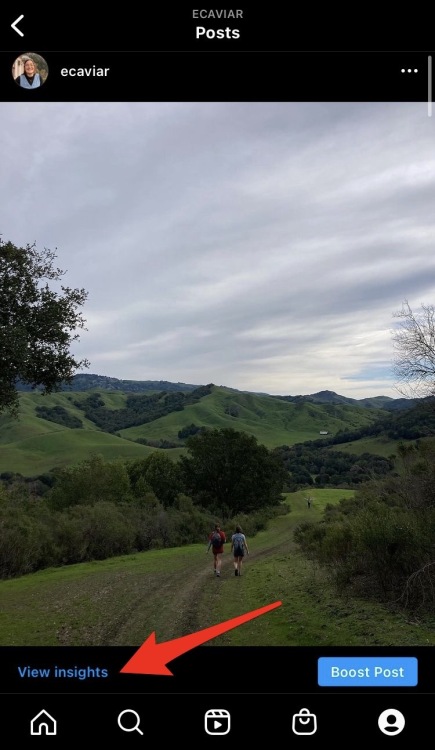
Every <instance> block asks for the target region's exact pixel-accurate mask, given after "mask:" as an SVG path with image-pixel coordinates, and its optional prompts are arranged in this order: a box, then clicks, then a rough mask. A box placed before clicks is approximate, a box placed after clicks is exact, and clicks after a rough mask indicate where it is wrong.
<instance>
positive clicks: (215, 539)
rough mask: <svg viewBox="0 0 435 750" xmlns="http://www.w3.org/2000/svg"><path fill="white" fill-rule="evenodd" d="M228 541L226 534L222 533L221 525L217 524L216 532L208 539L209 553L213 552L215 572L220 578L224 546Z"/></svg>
mask: <svg viewBox="0 0 435 750" xmlns="http://www.w3.org/2000/svg"><path fill="white" fill-rule="evenodd" d="M226 541H227V538H226V536H225V532H224V531H222V529H221V527H220V526H219V524H216V526H215V527H214V531H212V532H211V534H210V536H209V538H208V547H207V552H209V551H210V549H211V550H212V552H213V570H214V573H215V575H216V576H219V577H220V574H221V568H222V554H223V551H224V544H225V542H226Z"/></svg>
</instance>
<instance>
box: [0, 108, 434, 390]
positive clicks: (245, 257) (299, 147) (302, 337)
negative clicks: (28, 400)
mask: <svg viewBox="0 0 435 750" xmlns="http://www.w3.org/2000/svg"><path fill="white" fill-rule="evenodd" d="M29 121H30V122H31V128H29ZM433 127H434V126H433V123H432V120H431V119H430V118H428V117H427V113H426V112H425V108H424V107H423V106H422V105H419V104H390V103H388V104H374V103H372V104H364V103H362V104H356V103H355V104H345V103H330V104H329V103H319V104H305V103H255V102H254V103H238V104H237V103H213V102H209V103H176V102H175V103H170V102H168V103H147V102H145V103H136V104H132V103H107V104H102V103H99V104H84V103H73V104H52V103H47V104H45V103H37V104H35V103H32V104H31V105H30V104H28V103H22V104H14V103H6V104H4V106H3V115H2V121H1V124H0V133H1V139H0V158H1V163H2V173H3V178H4V179H3V180H2V182H1V185H0V206H1V208H0V233H1V234H2V236H3V238H4V239H10V240H12V241H13V242H15V243H16V244H23V245H24V244H26V243H29V242H33V241H36V243H37V244H38V245H39V246H41V247H50V248H51V249H54V248H57V254H58V264H59V266H60V267H61V268H64V269H65V270H67V274H66V276H65V280H66V282H67V283H68V285H70V286H78V287H84V288H86V289H87V290H88V292H89V298H88V301H87V303H86V306H85V309H84V314H85V317H86V318H87V321H88V323H87V326H88V331H87V332H83V333H82V335H81V339H80V342H79V343H77V344H76V345H75V350H74V353H75V354H76V355H77V356H79V357H84V356H85V357H87V358H88V359H89V360H90V361H91V368H90V371H91V372H98V373H100V374H106V375H110V376H113V377H119V378H133V379H144V380H145V379H164V380H173V381H186V382H190V383H209V382H214V383H219V384H225V385H228V386H231V387H235V388H241V389H248V390H259V391H267V392H270V393H282V394H283V393H292V394H296V393H312V392H314V391H316V390H320V389H323V388H329V389H332V390H336V391H337V392H339V393H342V394H343V395H349V396H353V397H356V398H359V397H361V398H362V397H364V396H367V395H374V394H375V393H383V394H386V395H392V396H397V395H398V394H397V392H396V391H395V390H394V388H393V385H394V383H393V380H392V375H391V361H392V357H393V346H392V341H391V328H392V325H393V313H394V312H395V311H396V310H397V309H399V308H400V307H401V303H402V301H403V299H405V298H406V299H407V300H409V302H410V304H411V305H412V306H419V305H420V304H421V302H425V303H432V302H433V297H434V291H435V282H434V279H435V254H434V253H433V245H434V236H435V215H434V212H433V205H434V197H435V157H434V156H433Z"/></svg>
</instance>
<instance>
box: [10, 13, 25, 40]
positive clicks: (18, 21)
mask: <svg viewBox="0 0 435 750" xmlns="http://www.w3.org/2000/svg"><path fill="white" fill-rule="evenodd" d="M23 18H24V16H18V18H16V19H15V21H14V22H13V23H11V28H13V30H14V31H16V32H17V34H19V35H20V36H24V34H23V32H22V31H20V29H19V28H18V27H17V23H20V21H22V20H23Z"/></svg>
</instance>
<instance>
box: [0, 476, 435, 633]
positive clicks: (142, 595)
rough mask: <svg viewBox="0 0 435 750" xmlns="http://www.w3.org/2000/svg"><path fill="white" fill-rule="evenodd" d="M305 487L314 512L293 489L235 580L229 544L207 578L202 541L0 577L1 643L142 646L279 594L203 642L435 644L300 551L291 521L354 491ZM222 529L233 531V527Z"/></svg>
mask: <svg viewBox="0 0 435 750" xmlns="http://www.w3.org/2000/svg"><path fill="white" fill-rule="evenodd" d="M309 494H310V497H311V498H312V507H311V508H310V509H308V508H307V503H306V498H307V492H306V491H299V492H296V493H292V494H289V495H287V496H286V502H287V503H288V506H289V513H288V514H287V515H283V516H279V517H277V518H275V519H274V520H273V521H271V522H270V524H269V526H268V528H267V529H266V530H264V531H262V532H260V533H258V534H257V535H256V536H254V537H253V538H250V539H248V543H249V547H250V555H249V556H248V557H246V558H245V562H244V570H243V575H242V577H241V578H237V577H235V576H234V574H233V566H232V561H231V558H230V554H229V545H228V544H227V545H226V551H225V553H224V556H223V567H222V577H221V578H216V577H215V576H214V575H213V570H212V556H211V554H210V553H209V554H206V540H204V544H194V545H189V546H187V547H180V548H171V549H162V550H155V551H153V550H151V551H149V552H144V553H140V554H133V555H128V556H122V557H117V558H112V559H109V560H105V561H98V562H93V563H83V564H78V565H71V566H67V567H62V568H53V569H48V570H44V571H40V572H38V573H34V574H31V575H26V576H22V577H20V578H17V579H11V580H6V581H0V601H1V603H2V604H1V609H0V645H12V646H22V645H32V646H56V645H64V646H124V645H128V646H139V645H140V644H141V643H142V642H143V641H144V640H145V638H146V637H147V636H148V635H149V634H150V633H151V632H152V631H155V632H156V637H157V640H158V641H164V640H170V639H171V638H176V637H181V636H183V635H186V634H188V633H191V632H195V631H196V630H200V629H202V628H205V627H209V626H211V625H214V624H217V623H219V622H223V621H225V620H227V619H230V618H233V617H237V616H238V615H241V614H244V613H246V612H249V611H251V610H254V609H257V608H259V607H262V606H265V605H267V604H271V603H273V602H276V601H281V602H282V605H281V606H280V607H278V608H277V609H275V610H273V611H271V612H269V613H267V614H265V615H263V616H261V617H257V618H255V619H254V620H251V621H250V622H248V623H245V624H244V625H242V626H240V627H238V628H235V629H233V630H231V631H228V632H227V633H225V634H223V635H222V636H220V637H219V638H216V639H215V640H213V641H210V642H209V643H208V644H207V645H208V646H219V645H229V646H233V645H234V646H247V645H250V646H252V645H254V646H257V645H258V646H274V645H279V646H313V645H316V646H319V645H320V646H361V645H362V646H418V645H434V644H435V630H434V628H433V625H434V624H435V623H433V622H430V621H427V620H426V621H418V620H417V619H416V618H415V617H413V618H408V617H407V616H406V615H403V614H397V613H396V612H394V611H392V610H391V609H389V608H388V607H386V606H384V605H382V604H378V603H376V602H371V603H370V602H367V601H363V600H358V599H354V598H352V599H351V598H348V599H346V598H342V597H340V596H338V595H337V593H336V592H335V589H334V587H333V585H332V583H331V581H330V580H329V579H328V577H327V575H326V574H325V572H324V571H322V570H320V569H319V568H318V567H317V566H316V565H315V564H313V563H312V562H310V561H308V560H307V559H306V558H304V557H303V556H302V554H301V553H300V551H299V550H298V548H297V547H296V545H295V543H294V541H293V531H294V529H295V528H296V526H297V525H298V524H299V523H301V522H302V521H306V520H311V521H319V520H320V518H321V514H322V511H323V509H324V507H325V505H326V504H327V503H337V502H339V500H340V499H341V498H344V497H351V496H352V495H353V491H352V490H327V489H312V490H310V492H309ZM225 531H226V533H227V537H229V536H230V534H231V532H232V530H231V529H225Z"/></svg>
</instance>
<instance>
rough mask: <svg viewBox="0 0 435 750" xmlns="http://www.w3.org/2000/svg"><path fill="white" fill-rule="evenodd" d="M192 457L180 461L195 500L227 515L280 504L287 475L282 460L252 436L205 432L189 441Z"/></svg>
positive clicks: (235, 432) (227, 430) (213, 431)
mask: <svg viewBox="0 0 435 750" xmlns="http://www.w3.org/2000/svg"><path fill="white" fill-rule="evenodd" d="M186 445H187V450H188V453H189V454H190V457H186V456H182V457H181V458H180V463H181V467H182V470H183V474H184V479H185V484H186V490H187V493H188V494H191V495H192V497H193V499H194V500H195V501H196V502H197V503H199V504H201V505H203V506H204V507H207V508H210V509H212V510H213V511H215V512H217V513H220V515H224V514H225V512H227V511H230V512H231V513H232V514H237V513H249V512H250V511H254V510H259V509H261V508H265V507H267V506H272V505H276V504H277V503H279V502H280V501H281V492H282V490H283V487H284V483H285V480H286V478H288V474H287V472H286V471H285V469H284V467H283V464H282V462H281V461H280V459H279V457H278V456H276V455H274V454H273V453H272V452H271V451H269V450H268V449H267V448H266V447H265V446H264V445H259V444H258V443H257V440H256V438H255V437H253V436H252V435H247V434H246V433H244V432H237V431H236V430H233V429H230V428H226V429H214V430H206V431H204V432H202V433H198V434H197V435H194V436H192V437H190V438H189V439H188V440H187V443H186Z"/></svg>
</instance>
